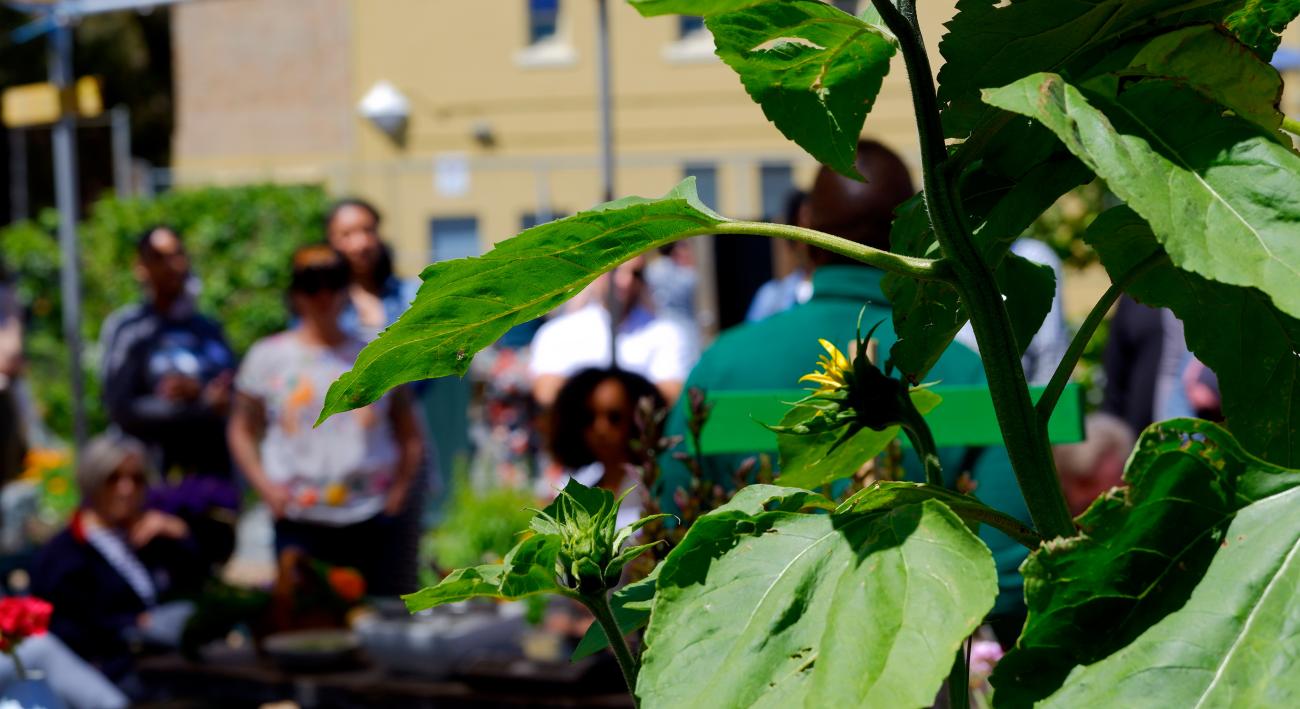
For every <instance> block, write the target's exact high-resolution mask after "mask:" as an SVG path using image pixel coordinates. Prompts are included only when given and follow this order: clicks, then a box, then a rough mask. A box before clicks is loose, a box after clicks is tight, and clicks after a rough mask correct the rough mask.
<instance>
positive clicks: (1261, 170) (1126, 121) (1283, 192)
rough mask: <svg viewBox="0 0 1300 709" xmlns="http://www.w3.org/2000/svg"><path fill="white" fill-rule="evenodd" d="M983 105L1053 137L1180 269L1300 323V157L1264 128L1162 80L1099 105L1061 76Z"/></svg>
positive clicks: (993, 95) (1016, 87)
mask: <svg viewBox="0 0 1300 709" xmlns="http://www.w3.org/2000/svg"><path fill="white" fill-rule="evenodd" d="M985 99H986V100H987V101H988V102H989V103H990V104H992V105H995V106H998V107H1001V108H1005V109H1007V110H1010V111H1014V112H1017V113H1021V114H1024V115H1026V116H1030V117H1032V118H1035V119H1037V120H1039V121H1041V122H1042V123H1043V124H1044V125H1046V126H1047V127H1048V128H1050V129H1051V130H1052V131H1053V132H1054V133H1056V135H1057V137H1059V138H1060V139H1061V140H1062V141H1063V142H1064V143H1065V145H1066V147H1068V148H1069V149H1070V151H1071V152H1073V153H1074V154H1075V155H1076V156H1078V157H1079V158H1080V159H1081V160H1083V161H1084V162H1085V163H1087V165H1088V166H1089V167H1090V168H1092V169H1093V170H1094V171H1096V172H1097V174H1098V175H1100V176H1101V177H1102V178H1103V179H1105V180H1106V184H1107V185H1108V186H1109V187H1110V189H1111V190H1112V191H1114V192H1115V193H1116V194H1117V195H1119V196H1120V197H1121V198H1123V199H1124V201H1125V202H1127V203H1128V205H1129V206H1131V207H1132V208H1133V209H1134V210H1135V211H1136V212H1137V213H1138V214H1141V215H1142V216H1143V217H1144V218H1145V219H1146V220H1147V222H1148V223H1150V224H1151V226H1152V228H1153V230H1154V231H1155V234H1156V237H1157V238H1158V239H1159V240H1160V243H1161V244H1162V245H1163V246H1164V248H1165V250H1166V251H1167V252H1168V253H1169V257H1170V259H1171V260H1172V261H1173V262H1174V263H1175V264H1176V265H1177V266H1178V267H1179V268H1182V269H1184V270H1188V271H1193V272H1195V273H1199V274H1201V275H1204V276H1206V277H1207V278H1211V279H1213V280H1216V281H1219V282H1221V283H1228V284H1232V285H1239V286H1253V287H1255V288H1258V289H1260V290H1262V291H1264V292H1265V293H1266V294H1268V296H1269V297H1270V298H1271V299H1272V300H1273V303H1274V304H1275V305H1277V307H1278V308H1279V309H1280V310H1282V311H1283V312H1286V313H1288V314H1290V315H1292V316H1300V287H1297V283H1298V282H1300V180H1297V179H1296V176H1297V175H1300V156H1298V155H1296V154H1295V153H1293V152H1292V151H1290V150H1288V149H1287V148H1285V147H1283V146H1281V145H1279V144H1277V143H1276V142H1273V141H1272V140H1271V139H1270V137H1269V136H1268V135H1267V134H1266V133H1265V132H1264V131H1262V130H1260V129H1259V128H1258V127H1257V126H1255V125H1253V124H1251V123H1249V122H1247V121H1245V120H1243V119H1240V118H1236V117H1232V116H1225V115H1223V113H1224V111H1223V108H1222V107H1220V106H1218V105H1217V104H1214V103H1211V102H1209V101H1207V100H1206V99H1205V98H1204V97H1203V96H1202V95H1200V94H1198V93H1196V92H1194V91H1192V90H1190V89H1187V88H1184V87H1180V86H1178V85H1177V84H1174V83H1171V82H1165V81H1142V82H1139V83H1137V84H1136V85H1134V86H1131V87H1129V88H1127V89H1126V90H1124V91H1122V92H1121V93H1120V94H1119V96H1118V97H1116V98H1115V99H1114V100H1113V101H1107V100H1105V99H1102V98H1095V99H1092V100H1093V101H1095V102H1096V103H1097V105H1096V106H1094V105H1093V103H1092V102H1090V100H1089V97H1086V96H1085V95H1084V94H1083V93H1082V92H1080V91H1079V90H1078V89H1076V88H1075V87H1073V86H1071V85H1069V84H1068V83H1066V82H1065V81H1064V80H1063V79H1062V78H1061V77H1059V76H1057V75H1054V74H1037V75H1034V76H1030V77H1026V78H1025V79H1022V80H1020V81H1017V82H1016V83H1014V84H1011V85H1010V86H1006V87H1003V88H1001V89H996V90H992V91H988V92H986V93H985ZM1170 116H1177V120H1170Z"/></svg>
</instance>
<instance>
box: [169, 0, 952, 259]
mask: <svg viewBox="0 0 1300 709" xmlns="http://www.w3.org/2000/svg"><path fill="white" fill-rule="evenodd" d="M561 5H562V8H563V9H562V12H561V16H560V20H559V31H558V32H557V39H558V40H559V42H557V43H556V44H557V45H561V46H564V47H567V48H568V49H569V50H571V51H569V52H568V53H567V56H561V57H560V59H561V61H558V62H554V61H553V62H546V61H541V60H539V58H538V57H537V56H535V55H536V54H537V52H532V54H533V55H534V56H531V57H530V48H529V46H528V35H527V33H528V27H527V12H526V7H527V3H526V2H525V0H519V1H518V2H515V1H514V0H480V1H478V2H464V1H463V0H223V2H221V3H194V4H186V5H182V6H180V7H178V8H177V9H176V10H175V12H176V13H177V23H178V26H179V27H180V28H181V29H180V30H178V41H177V49H176V51H177V54H178V69H179V70H178V74H177V84H178V87H179V88H180V90H181V93H182V95H189V96H202V97H204V98H203V100H202V101H201V102H199V101H197V100H195V101H191V102H189V103H186V102H185V101H182V102H181V105H180V114H181V115H180V116H179V122H180V125H181V130H179V131H178V134H179V137H178V139H177V141H176V151H175V166H174V168H175V179H176V181H177V182H178V183H181V184H186V183H199V182H205V183H210V182H227V183H228V182H249V181H257V180H272V181H307V182H324V183H325V184H327V185H328V186H329V188H330V190H331V191H333V192H335V193H338V194H344V193H348V194H359V195H361V196H364V197H367V198H369V199H371V200H373V201H374V202H376V204H377V205H378V206H379V207H380V208H381V210H382V211H383V212H384V213H385V217H386V225H385V232H386V237H387V238H388V239H390V240H391V241H392V242H393V243H394V245H395V247H396V251H397V261H398V268H399V270H400V271H401V272H403V273H405V274H408V275H410V274H414V273H417V272H418V271H419V270H420V269H421V268H423V267H424V266H425V264H427V263H428V261H429V258H430V248H431V247H430V220H431V219H434V218H437V217H459V216H474V217H476V218H477V219H478V230H479V235H480V240H481V242H482V245H483V247H484V248H487V247H488V246H489V245H490V244H492V243H494V242H496V241H498V240H500V239H504V238H507V237H509V236H512V235H514V234H515V233H517V232H518V231H519V228H520V219H521V216H522V215H523V214H524V213H530V212H537V211H539V207H540V206H542V205H540V204H539V202H540V201H548V202H549V206H550V207H551V208H553V209H555V210H557V211H560V212H564V213H572V212H574V211H578V210H581V209H585V208H587V207H589V206H591V205H593V204H595V203H598V202H599V201H601V198H602V195H601V185H600V176H599V169H598V162H597V161H598V154H597V149H598V127H597V126H598V123H597V98H596V84H597V75H596V62H595V59H596V53H597V46H596V37H595V35H596V24H597V18H596V3H595V2H594V0H562V3H561ZM923 5H924V7H923V21H924V22H925V23H926V24H927V25H928V26H930V27H932V28H934V29H933V31H931V32H930V33H929V34H930V41H931V43H932V45H933V44H935V43H937V39H938V36H939V31H938V30H939V26H940V22H942V21H943V20H944V19H946V18H947V17H948V16H949V15H951V12H952V5H953V0H941V1H939V2H927V3H924V4H923ZM272 9H273V10H274V11H273V12H268V10H272ZM609 10H610V33H611V54H612V57H613V59H612V64H613V76H612V83H613V87H614V110H615V113H614V115H615V122H614V138H615V149H616V153H617V156H618V168H617V172H616V176H615V192H616V193H617V194H618V195H625V194H638V195H645V196H653V195H658V194H662V193H663V192H665V191H667V190H668V189H669V188H671V187H672V186H673V185H674V184H676V183H677V182H678V181H679V180H680V179H681V178H682V177H683V169H684V166H685V165H686V164H687V163H688V162H690V163H705V164H714V165H716V167H717V170H718V181H717V188H718V205H717V207H718V208H719V209H720V210H721V211H722V212H723V213H725V214H729V215H732V216H736V217H743V218H753V217H758V216H760V214H761V211H762V210H761V204H760V195H759V175H758V173H759V166H760V165H762V164H764V163H778V164H779V163H788V164H790V165H791V166H792V167H793V168H794V169H795V176H796V181H797V183H799V184H807V182H808V181H809V180H810V178H811V175H812V172H813V171H814V170H815V167H816V166H815V164H814V162H813V160H812V159H811V158H809V157H808V156H806V155H805V154H804V153H803V152H802V151H800V150H799V149H798V148H797V147H796V146H794V145H793V144H791V143H789V142H788V141H786V140H785V138H784V137H783V136H781V134H780V133H779V132H778V131H777V130H776V129H775V128H774V127H773V126H772V125H771V124H770V123H768V122H767V121H766V119H765V118H764V117H763V115H762V111H761V110H760V109H759V108H758V106H757V105H755V104H754V103H753V102H752V101H751V100H750V99H749V97H748V96H747V95H746V94H745V92H744V90H743V88H742V87H741V85H740V82H739V80H738V79H737V77H736V75H735V74H734V73H733V72H732V71H731V70H730V69H729V68H728V67H726V66H725V65H724V64H723V63H722V62H721V61H719V60H718V59H717V58H716V57H714V56H712V54H711V53H709V52H707V51H706V52H704V53H702V54H701V53H699V52H697V53H696V54H695V55H694V56H688V57H687V58H685V59H683V58H681V57H679V56H676V55H674V52H677V53H678V54H681V53H682V52H683V51H684V49H685V48H686V46H687V44H689V43H683V42H681V41H680V40H679V38H678V20H677V18H676V17H659V18H642V17H640V16H639V15H638V14H637V13H636V11H635V10H634V9H632V8H631V7H630V6H628V5H627V4H626V3H624V2H620V1H619V0H610V2H609ZM289 16H296V17H297V18H299V19H298V20H297V21H296V23H295V22H292V21H286V18H287V17H289ZM340 18H341V19H340ZM340 22H343V23H345V24H346V27H345V30H346V36H341V35H340V34H339V32H340V30H339V28H338V25H339V23H340ZM322 31H324V32H327V33H329V35H330V36H331V37H332V38H333V39H334V40H336V43H333V44H331V45H329V46H323V45H322V44H321V43H320V42H317V41H313V40H312V39H311V38H304V37H298V38H296V39H291V40H286V41H288V42H289V43H290V44H291V45H293V46H295V47H296V48H297V51H298V52H299V53H300V54H301V53H303V52H306V53H308V54H309V55H310V54H311V53H312V52H316V53H317V54H316V57H317V58H316V59H315V60H313V59H311V58H310V56H309V57H308V58H306V59H304V58H303V57H301V56H300V57H298V58H297V59H296V60H295V61H294V62H292V63H289V64H288V65H276V64H274V61H275V60H276V59H277V58H278V57H283V53H282V52H276V51H274V50H273V49H271V48H268V47H267V46H266V45H265V44H263V45H260V46H251V45H250V43H249V42H248V41H247V40H243V41H241V40H239V39H238V37H239V36H241V33H242V34H244V35H247V34H250V33H251V34H253V35H255V36H258V37H261V38H263V41H264V42H269V41H271V40H270V38H271V37H273V36H280V35H288V34H292V33H295V32H296V33H298V34H299V35H301V34H303V33H307V32H317V33H320V32H322ZM200 34H201V35H202V38H201V39H199V38H198V37H199V35H200ZM223 38H224V39H223ZM182 40H184V41H182ZM932 50H934V51H937V49H936V48H934V47H932ZM344 51H345V52H346V56H347V58H348V60H347V62H346V70H345V72H343V71H341V70H340V69H339V67H338V66H337V58H338V56H339V54H338V53H339V52H344ZM232 52H238V53H239V55H240V56H241V60H240V61H241V63H242V64H243V65H244V66H241V67H240V69H239V71H238V72H234V71H225V72H222V71H221V70H220V67H221V66H223V62H224V61H226V60H227V58H228V57H229V56H230V55H231V53H232ZM558 54H560V55H564V54H565V53H564V52H559V53H558ZM540 59H545V57H542V58H540ZM258 61H262V62H263V63H264V66H261V67H260V68H252V67H249V66H247V64H249V63H256V62H258ZM314 66H318V67H319V70H320V74H319V76H317V75H315V73H314V70H313V67H314ZM213 67H217V69H213ZM343 73H346V85H347V86H348V87H349V94H348V95H346V96H341V95H337V94H339V93H341V92H339V91H337V87H338V86H339V80H340V76H341V75H342V74H343ZM241 74H242V75H245V76H255V77H256V79H255V80H253V81H251V82H250V84H248V85H241V84H240V82H238V81H237V80H236V79H238V77H239V76H240V75H241ZM277 80H278V81H280V82H281V83H283V84H284V89H283V91H280V92H277V91H275V90H274V86H275V82H276V81H277ZM378 81H388V82H390V83H392V84H393V85H395V86H396V87H397V88H398V89H399V90H400V91H401V92H402V93H403V94H405V95H406V96H407V98H408V99H409V101H410V104H411V115H410V120H409V124H408V127H407V130H406V135H405V140H404V141H403V142H401V143H400V144H399V143H398V142H395V141H394V140H392V139H391V138H389V137H388V136H387V135H385V134H384V133H382V132H381V131H380V130H379V129H377V128H376V127H375V126H373V125H370V124H369V123H368V122H367V121H366V120H365V119H363V118H361V117H360V116H359V115H358V114H357V112H356V108H355V107H356V105H357V103H358V102H359V101H360V99H361V97H362V96H363V95H365V93H366V92H367V91H368V90H369V89H370V88H371V87H372V86H373V85H374V84H375V83H376V82H378ZM315 83H325V84H328V86H330V87H334V89H333V91H334V93H333V94H331V95H330V98H331V99H332V100H331V102H329V103H328V104H326V103H324V102H322V100H321V93H322V92H321V90H320V87H314V88H312V89H310V90H304V89H303V84H315ZM295 95H297V96H302V95H306V96H307V97H309V100H308V102H307V105H308V106H310V107H313V108H316V109H317V110H320V111H324V112H332V113H333V114H334V115H333V116H330V117H329V118H330V119H331V120H334V121H336V122H337V120H339V117H340V116H344V117H345V118H346V121H347V122H348V126H347V127H348V132H347V134H346V135H344V134H342V133H339V134H337V135H338V137H337V139H336V140H334V142H332V143H328V144H325V142H327V141H320V140H317V141H316V142H315V143H311V144H310V145H311V146H314V147H316V148H317V149H316V150H314V151H313V150H299V151H292V150H274V149H268V148H267V140H266V139H265V138H262V139H257V138H256V137H255V136H252V135H248V136H246V139H245V140H243V141H242V142H241V141H240V140H239V136H238V135H224V134H223V135H221V136H220V138H221V139H220V140H214V139H205V136H204V135H203V134H202V132H201V129H203V128H205V127H207V128H209V129H211V127H212V126H214V125H218V124H220V122H221V121H222V119H223V118H226V117H227V115H226V114H223V108H222V107H225V109H224V110H227V111H229V112H230V114H229V115H230V116H235V117H237V118H239V120H241V121H243V123H241V127H242V128H243V129H244V130H245V131H251V130H255V126H251V125H248V124H247V122H248V118H249V116H250V115H256V114H250V113H249V111H250V107H248V106H247V104H248V103H249V102H252V103H253V106H252V107H251V108H252V109H256V108H257V107H259V106H260V107H262V109H263V110H264V111H265V110H266V109H269V108H273V107H274V106H275V103H276V101H277V100H278V101H280V102H284V101H288V100H291V99H292V98H293V97H294V96H295ZM313 101H314V103H312V102H313ZM187 106H192V107H193V110H191V111H190V113H191V114H193V115H194V116H196V117H195V118H187V115H186V113H187ZM198 109H201V111H202V113H201V115H202V119H201V120H200V119H199V118H197V116H198V115H199V113H198ZM296 110H297V111H298V113H297V115H299V116H301V115H304V112H303V110H302V109H296ZM327 122H328V121H327ZM329 125H330V126H333V125H334V124H333V123H330V124H329ZM189 126H192V128H187V127H189ZM277 126H278V129H279V130H283V122H280V123H278V124H277ZM303 131H304V133H307V134H325V133H327V131H322V130H320V129H318V128H315V127H306V126H305V127H304V128H303ZM228 132H229V131H227V133H228ZM476 132H478V133H483V132H487V133H490V135H491V136H492V141H491V143H490V144H485V143H484V142H482V141H480V140H477V139H476V138H475V135H476ZM866 134H867V135H869V136H871V137H875V138H878V139H881V140H883V141H884V142H886V143H887V144H890V145H891V146H893V147H895V149H897V150H899V152H900V153H902V154H903V155H904V156H905V157H906V158H907V159H908V160H909V162H911V163H913V164H915V163H916V161H917V160H916V158H917V149H916V141H915V136H914V128H913V125H912V122H911V104H910V98H909V96H908V93H907V87H906V82H905V80H904V77H903V74H902V66H901V61H898V62H896V66H895V71H894V73H893V74H891V76H890V77H889V78H888V79H887V80H886V82H885V86H884V89H883V91H882V95H881V97H880V99H879V101H878V103H877V106H876V108H875V110H874V111H873V113H872V115H871V116H870V117H869V118H868V124H867V129H866ZM280 142H281V143H290V144H301V143H305V142H308V141H305V140H304V139H303V137H302V136H294V135H289V136H285V135H281V136H280ZM439 161H442V164H444V165H446V164H452V165H456V164H461V165H468V168H469V184H468V189H467V190H466V191H465V193H464V194H462V195H454V194H448V193H446V192H445V191H440V190H439V189H437V187H436V181H435V164H436V163H437V162H439Z"/></svg>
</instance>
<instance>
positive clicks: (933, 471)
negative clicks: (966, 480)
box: [900, 394, 944, 487]
mask: <svg viewBox="0 0 1300 709" xmlns="http://www.w3.org/2000/svg"><path fill="white" fill-rule="evenodd" d="M902 401H903V420H902V421H901V422H900V427H901V428H902V429H903V433H905V434H907V438H908V440H910V441H911V442H912V450H914V451H916V454H917V456H918V457H920V459H921V464H922V465H923V466H925V481H926V482H927V483H930V484H931V485H934V486H935V487H944V482H943V465H942V464H941V463H940V462H939V447H938V446H937V445H935V442H934V434H933V433H931V432H930V424H928V423H926V421H925V417H924V416H922V415H921V412H920V411H917V410H916V405H915V404H913V403H912V398H911V397H910V396H907V395H906V394H904V395H903V397H902Z"/></svg>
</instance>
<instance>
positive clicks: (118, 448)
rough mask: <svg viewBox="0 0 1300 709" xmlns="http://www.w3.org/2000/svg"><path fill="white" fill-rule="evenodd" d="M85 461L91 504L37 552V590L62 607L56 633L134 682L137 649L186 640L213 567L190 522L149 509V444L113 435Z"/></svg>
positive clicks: (83, 484)
mask: <svg viewBox="0 0 1300 709" xmlns="http://www.w3.org/2000/svg"><path fill="white" fill-rule="evenodd" d="M77 458H78V460H77V487H78V488H79V489H80V491H81V499H82V506H81V507H80V508H79V509H78V510H77V512H76V513H75V514H74V515H73V516H72V520H71V521H70V522H69V523H68V527H67V529H65V530H64V531H63V532H60V533H59V534H58V535H56V536H55V537H54V538H53V539H51V540H50V542H49V543H48V544H46V546H45V547H44V548H42V549H41V551H40V553H39V554H38V555H37V557H36V560H35V562H34V563H33V565H32V571H31V579H32V583H31V593H32V595H33V596H36V597H37V598H41V599H44V600H46V601H48V602H49V603H50V604H51V605H53V606H54V613H53V615H52V616H51V617H50V631H51V632H52V633H53V634H54V635H56V636H57V637H58V638H59V639H60V640H61V641H63V643H64V644H66V645H67V646H68V647H70V648H71V649H72V650H73V651H75V652H76V653H77V654H78V655H80V656H81V657H82V658H84V659H85V660H87V661H88V662H91V663H92V664H94V665H95V666H97V667H98V668H99V669H100V670H101V671H102V672H103V673H104V674H105V675H107V676H108V677H110V678H112V679H113V680H114V681H118V682H122V683H123V686H132V683H131V682H130V681H127V678H128V677H130V676H131V675H132V673H133V670H134V653H135V651H136V650H138V649H141V648H145V647H156V648H174V647H176V646H177V645H178V644H179V641H180V635H181V631H182V629H183V628H184V625H185V621H186V620H187V619H188V618H189V616H190V614H191V613H192V612H193V604H192V603H190V602H189V601H188V600H185V599H186V598H188V597H192V595H193V594H194V593H196V592H197V591H198V590H199V588H200V586H201V585H202V583H203V581H204V579H205V575H206V573H207V570H206V567H205V565H204V564H203V563H202V560H201V556H200V555H199V553H198V552H199V547H198V545H197V544H196V543H195V542H194V539H193V537H192V536H191V534H190V529H189V527H188V526H187V525H186V524H185V522H184V521H182V520H181V519H180V518H179V517H174V516H172V515H169V514H166V513H163V512H159V511H157V510H146V509H145V492H146V490H147V489H148V483H149V477H150V472H149V468H148V467H147V466H148V462H147V461H148V456H147V454H146V452H145V447H144V444H142V443H140V442H139V441H137V440H135V439H132V438H128V437H126V436H122V435H117V434H104V435H100V436H97V437H96V438H94V439H92V440H91V441H90V442H89V443H88V444H87V445H86V447H85V448H84V449H83V450H82V451H81V453H80V454H79V455H78V456H77ZM74 670H75V668H74ZM83 674H84V673H81V672H80V671H77V674H76V675H74V676H82V675H83ZM58 675H59V672H58V671H55V672H54V673H53V675H52V676H54V677H57V676H58ZM87 681H94V680H93V678H91V679H90V680H87ZM79 683H80V681H79ZM101 685H102V683H101ZM101 685H95V686H101ZM78 703H79V704H81V705H85V703H84V702H78ZM91 704H92V705H94V704H95V703H94V702H92V703H91Z"/></svg>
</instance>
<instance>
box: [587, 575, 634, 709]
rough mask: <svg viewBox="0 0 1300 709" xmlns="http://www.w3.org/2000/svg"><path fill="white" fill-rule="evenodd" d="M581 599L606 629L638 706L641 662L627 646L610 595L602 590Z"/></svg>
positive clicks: (619, 665)
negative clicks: (637, 692) (638, 682)
mask: <svg viewBox="0 0 1300 709" xmlns="http://www.w3.org/2000/svg"><path fill="white" fill-rule="evenodd" d="M579 600H581V601H582V604H583V605H585V606H586V607H587V609H588V610H590V611H591V614H592V615H594V616H596V622H597V623H600V627H601V629H602V630H604V631H605V637H606V638H608V639H609V648H610V650H613V651H614V659H616V660H618V668H619V669H620V670H622V671H623V681H624V682H625V683H627V691H628V692H629V693H631V695H632V702H633V703H634V704H636V706H638V707H639V706H641V700H640V699H638V698H637V696H636V675H637V671H638V670H639V669H640V664H639V663H637V661H636V658H634V657H632V651H631V650H630V649H629V648H628V646H627V638H626V637H624V635H623V631H622V630H620V629H619V627H618V621H617V620H615V619H614V611H613V610H612V609H611V608H610V607H609V596H608V595H607V594H606V593H605V592H604V591H601V592H598V593H595V594H592V595H585V594H584V595H583V596H581V597H580V599H579Z"/></svg>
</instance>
